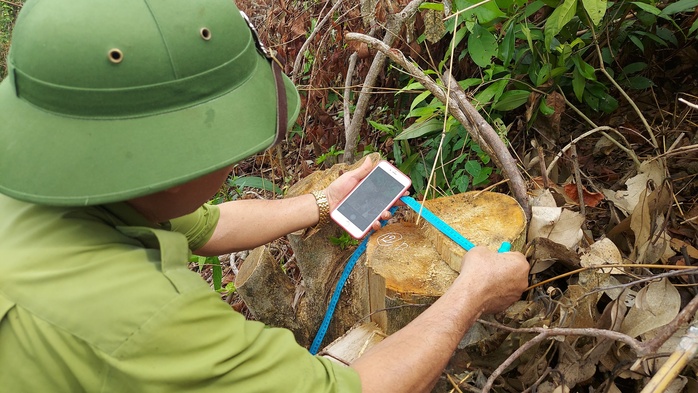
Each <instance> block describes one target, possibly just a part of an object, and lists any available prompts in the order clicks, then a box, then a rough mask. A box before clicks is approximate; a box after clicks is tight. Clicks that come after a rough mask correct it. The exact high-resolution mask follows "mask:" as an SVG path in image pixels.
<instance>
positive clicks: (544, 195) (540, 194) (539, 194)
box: [529, 189, 557, 207]
mask: <svg viewBox="0 0 698 393" xmlns="http://www.w3.org/2000/svg"><path fill="white" fill-rule="evenodd" d="M531 195H532V196H533V197H532V198H529V204H530V205H531V206H543V207H557V203H556V202H555V197H554V196H553V194H552V193H551V192H550V190H548V189H536V190H533V191H532V192H531Z"/></svg>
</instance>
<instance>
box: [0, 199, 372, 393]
mask: <svg viewBox="0 0 698 393" xmlns="http://www.w3.org/2000/svg"><path fill="white" fill-rule="evenodd" d="M217 220H218V209H217V208H215V207H211V206H204V207H203V208H201V209H199V210H198V211H197V212H195V213H192V214H191V215H188V216H186V217H183V218H181V219H176V220H173V221H172V222H171V223H168V224H165V225H163V226H162V227H158V228H153V227H151V226H149V225H148V223H147V222H146V221H145V220H144V219H143V218H142V217H141V216H139V215H138V214H137V213H136V212H135V211H134V210H133V209H131V208H130V207H129V206H128V205H126V204H114V205H109V206H96V207H81V208H65V207H47V206H40V205H34V204H28V203H24V202H20V201H17V200H14V199H11V198H8V197H6V196H3V195H0V390H2V391H3V392H13V393H14V392H41V393H43V392H71V393H72V392H80V391H86V392H175V391H196V392H207V391H216V392H245V393H251V392H359V391H360V390H361V388H360V381H359V378H358V375H357V374H356V372H355V371H353V370H352V369H351V368H349V367H344V366H341V365H337V364H335V363H332V362H330V361H329V360H327V359H324V358H321V357H315V356H311V355H310V354H309V353H308V351H307V350H306V349H304V348H302V347H301V346H299V345H298V344H296V342H295V341H294V339H293V335H292V334H291V333H290V332H289V331H287V330H285V329H278V328H268V327H265V326H264V325H263V324H262V323H259V322H252V321H246V320H245V319H244V317H243V316H241V315H240V314H239V313H236V312H234V311H232V310H231V309H230V307H229V306H228V305H227V304H225V303H224V302H223V301H221V300H220V297H219V296H218V294H216V293H215V292H213V291H212V290H211V289H210V288H209V286H208V285H207V284H206V283H205V282H204V280H202V279H201V277H199V276H198V275H197V274H196V273H193V272H191V271H189V270H188V268H187V261H188V256H189V253H190V251H189V250H190V248H191V249H196V248H198V247H200V246H201V245H203V244H204V243H205V242H206V241H207V240H208V239H209V238H210V236H211V233H212V232H213V228H214V227H215V225H216V223H217ZM185 235H186V236H185Z"/></svg>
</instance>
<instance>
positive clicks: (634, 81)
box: [626, 75, 655, 90]
mask: <svg viewBox="0 0 698 393" xmlns="http://www.w3.org/2000/svg"><path fill="white" fill-rule="evenodd" d="M626 82H627V83H628V86H630V87H631V88H633V89H637V90H644V89H649V88H650V87H652V86H654V85H655V84H654V82H652V80H650V79H648V78H645V77H644V76H640V75H635V76H631V77H629V78H628V79H627V81H626Z"/></svg>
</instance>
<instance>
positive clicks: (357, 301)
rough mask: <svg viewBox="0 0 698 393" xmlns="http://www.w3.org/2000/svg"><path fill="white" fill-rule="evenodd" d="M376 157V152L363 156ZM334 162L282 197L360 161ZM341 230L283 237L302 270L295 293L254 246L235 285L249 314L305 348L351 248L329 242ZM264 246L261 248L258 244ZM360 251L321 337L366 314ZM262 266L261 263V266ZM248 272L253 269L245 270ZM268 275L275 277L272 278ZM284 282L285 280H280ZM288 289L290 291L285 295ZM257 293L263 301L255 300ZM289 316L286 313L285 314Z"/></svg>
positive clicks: (325, 181) (324, 182) (329, 337)
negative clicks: (282, 329) (290, 333)
mask: <svg viewBox="0 0 698 393" xmlns="http://www.w3.org/2000/svg"><path fill="white" fill-rule="evenodd" d="M368 159H371V160H373V161H377V160H378V159H379V155H378V154H377V153H374V154H371V155H370V156H368ZM362 162H363V160H361V161H360V162H357V163H356V164H354V165H351V166H349V165H345V164H337V165H334V166H333V167H332V168H330V169H328V170H325V171H319V172H315V173H313V174H311V175H309V176H307V177H306V178H304V179H302V180H301V181H299V182H298V183H296V184H295V185H293V186H292V187H291V188H290V189H289V190H288V192H287V193H286V197H288V198H290V197H294V196H298V195H303V194H308V193H310V192H312V191H314V190H321V189H324V188H326V187H327V186H328V185H329V184H330V183H331V182H332V181H334V180H335V179H336V178H337V177H339V176H340V175H341V174H342V173H344V172H346V171H349V170H351V169H354V168H357V167H359V166H360V165H361V163H362ZM342 233H343V230H342V229H341V228H340V227H339V226H337V225H335V224H333V223H332V224H329V225H325V226H324V227H321V228H308V229H306V230H303V231H299V232H296V233H292V234H290V235H289V236H288V240H289V243H290V244H291V248H292V249H293V253H294V255H295V258H296V265H297V266H298V269H299V270H300V272H301V275H302V281H301V283H300V284H299V285H298V286H296V288H295V290H294V291H289V290H288V285H289V284H291V283H290V279H289V278H288V277H287V276H286V274H285V273H284V272H283V271H282V270H281V267H280V266H279V264H278V263H276V264H275V266H271V265H272V264H270V263H269V262H268V261H266V260H265V259H264V258H257V257H255V258H251V257H252V256H253V255H254V256H256V255H257V254H258V253H262V251H260V250H259V248H257V249H255V250H254V251H253V252H252V253H251V254H250V257H248V258H247V259H246V260H245V262H244V263H243V264H242V266H241V267H240V272H239V274H238V276H237V278H236V279H235V286H236V288H237V289H238V292H239V294H240V296H241V297H242V299H243V300H244V301H245V303H246V304H247V307H248V308H249V310H250V312H251V313H252V315H254V317H255V318H256V319H257V320H259V321H262V322H264V323H266V324H269V325H272V326H278V327H285V328H288V329H290V330H291V331H293V333H294V335H295V337H296V340H297V341H298V343H299V344H301V345H304V346H309V345H310V343H311V342H312V340H313V338H314V337H315V334H316V333H317V330H318V328H319V327H320V323H321V322H322V318H323V316H324V315H325V311H326V310H327V306H328V304H329V301H330V297H331V296H332V293H333V292H334V289H335V286H336V284H337V281H338V280H339V277H340V275H341V274H342V270H343V269H344V266H345V264H346V262H347V260H348V259H349V257H350V256H351V254H352V252H353V250H342V249H341V248H340V247H339V246H336V245H333V244H332V243H331V242H330V238H333V237H334V238H337V237H340V236H341V235H342ZM261 248H263V247H261ZM365 258H366V257H365V255H363V256H362V257H361V259H359V261H358V262H357V263H356V266H355V267H354V270H353V271H352V273H351V275H350V276H349V279H348V280H347V283H346V284H345V285H344V289H343V291H342V294H341V296H340V300H339V303H338V304H337V308H336V309H335V312H334V316H333V318H332V322H331V323H330V326H329V328H328V331H327V334H326V336H325V340H324V342H325V343H329V342H332V341H333V340H335V339H336V338H338V337H340V336H342V335H344V334H345V333H346V332H347V330H349V329H350V328H351V327H352V326H353V325H354V324H355V323H357V322H358V321H359V320H361V319H362V318H365V317H366V316H367V315H368V313H369V305H368V296H367V294H368V288H367V285H368V279H367V276H366V274H367V269H366V266H365V263H364V261H365ZM262 265H263V266H262ZM248 271H253V272H255V273H254V274H249V273H248ZM270 276H274V277H273V278H272V277H270ZM280 282H286V283H288V284H283V285H282V284H279V283H280ZM270 283H276V284H271V285H276V286H277V287H276V288H274V287H271V288H269V289H267V290H262V289H260V288H259V287H260V286H268V285H270ZM290 292H293V293H292V294H291V295H289V293H290ZM259 296H263V297H267V299H259ZM289 314H290V317H288V318H287V316H288V315H289Z"/></svg>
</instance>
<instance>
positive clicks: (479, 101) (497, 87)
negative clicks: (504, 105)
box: [473, 79, 509, 110]
mask: <svg viewBox="0 0 698 393" xmlns="http://www.w3.org/2000/svg"><path fill="white" fill-rule="evenodd" d="M508 82H509V80H508V79H500V80H498V81H496V82H494V83H492V84H491V85H489V86H487V88H486V89H485V90H483V91H481V92H479V93H477V94H475V97H473V105H474V106H475V108H476V109H478V110H480V109H481V108H483V107H484V106H485V105H487V104H488V103H489V102H490V101H497V99H498V98H499V97H500V96H501V95H502V94H503V93H504V89H505V88H506V87H507V83H508Z"/></svg>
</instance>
